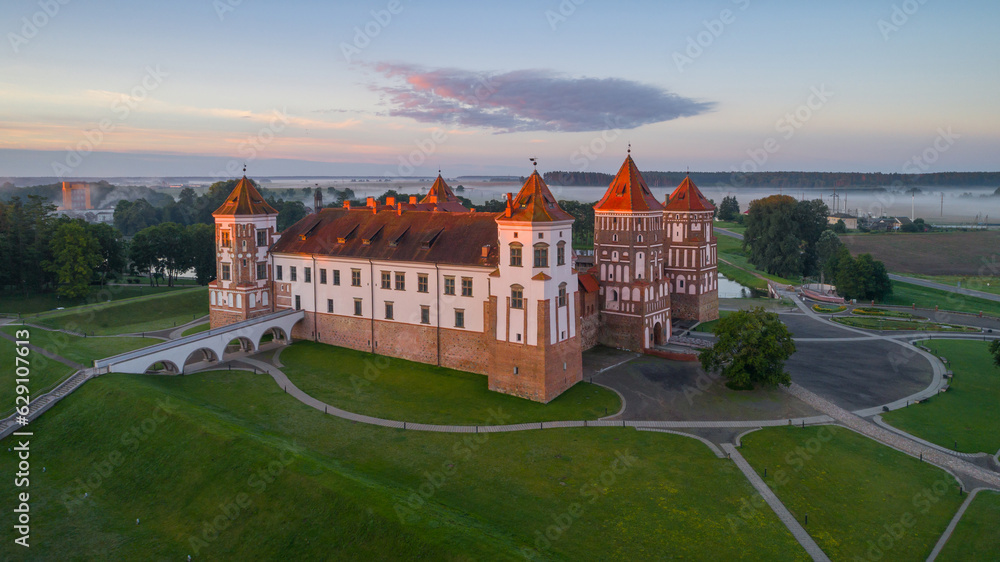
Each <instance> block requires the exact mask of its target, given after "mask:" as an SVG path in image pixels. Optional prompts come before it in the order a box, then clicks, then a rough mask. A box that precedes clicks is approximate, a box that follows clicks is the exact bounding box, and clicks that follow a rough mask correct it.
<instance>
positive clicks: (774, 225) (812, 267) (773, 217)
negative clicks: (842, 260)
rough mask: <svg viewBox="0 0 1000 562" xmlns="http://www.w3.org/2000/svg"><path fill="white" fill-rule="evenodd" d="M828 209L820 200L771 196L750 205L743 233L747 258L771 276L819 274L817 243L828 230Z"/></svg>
mask: <svg viewBox="0 0 1000 562" xmlns="http://www.w3.org/2000/svg"><path fill="white" fill-rule="evenodd" d="M828 214H829V209H828V208H827V206H826V204H824V203H823V202H822V201H820V200H816V201H796V200H795V199H794V198H792V197H789V196H787V195H771V196H770V197H765V198H764V199H758V200H756V201H754V202H752V203H750V210H749V214H748V216H747V218H746V225H747V229H746V232H744V233H743V248H744V249H745V250H747V251H748V253H747V259H748V260H749V261H750V263H752V264H753V265H755V266H756V267H757V268H759V269H763V270H764V271H767V272H768V273H770V274H772V275H780V276H782V277H798V276H800V275H809V274H811V273H814V272H815V271H816V263H817V259H816V242H817V241H818V240H819V237H820V235H821V234H822V233H823V231H824V230H826V229H827V222H826V217H827V215H828Z"/></svg>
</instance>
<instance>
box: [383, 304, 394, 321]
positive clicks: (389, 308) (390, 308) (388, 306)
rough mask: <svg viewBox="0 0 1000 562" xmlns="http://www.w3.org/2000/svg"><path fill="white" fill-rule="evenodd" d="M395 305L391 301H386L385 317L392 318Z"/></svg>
mask: <svg viewBox="0 0 1000 562" xmlns="http://www.w3.org/2000/svg"><path fill="white" fill-rule="evenodd" d="M392 313H393V306H392V303H391V302H388V301H387V302H386V303H385V319H386V320H392Z"/></svg>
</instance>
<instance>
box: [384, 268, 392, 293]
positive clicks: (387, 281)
mask: <svg viewBox="0 0 1000 562" xmlns="http://www.w3.org/2000/svg"><path fill="white" fill-rule="evenodd" d="M382 288H383V289H391V288H392V273H390V272H388V271H383V272H382Z"/></svg>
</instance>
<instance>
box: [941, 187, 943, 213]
mask: <svg viewBox="0 0 1000 562" xmlns="http://www.w3.org/2000/svg"><path fill="white" fill-rule="evenodd" d="M941 216H942V217H943V216H944V192H943V191H942V192H941Z"/></svg>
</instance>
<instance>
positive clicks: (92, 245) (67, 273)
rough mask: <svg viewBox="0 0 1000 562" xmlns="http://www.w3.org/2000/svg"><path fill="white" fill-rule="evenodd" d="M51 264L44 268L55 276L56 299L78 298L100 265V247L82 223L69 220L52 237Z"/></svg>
mask: <svg viewBox="0 0 1000 562" xmlns="http://www.w3.org/2000/svg"><path fill="white" fill-rule="evenodd" d="M51 244H52V261H50V262H47V264H46V266H47V268H48V269H49V270H50V271H52V272H53V273H55V274H56V280H57V282H58V283H59V286H58V289H57V290H56V292H57V293H58V294H59V296H62V297H67V298H77V297H84V296H87V293H89V292H90V280H91V278H92V277H93V276H94V270H95V269H96V268H97V266H98V265H100V263H101V245H100V244H99V243H98V242H97V239H96V238H94V236H93V235H92V234H90V232H88V231H87V227H86V225H85V224H84V223H83V222H82V221H68V222H65V223H63V224H61V225H59V227H58V228H56V231H55V234H54V235H53V236H52V242H51Z"/></svg>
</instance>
